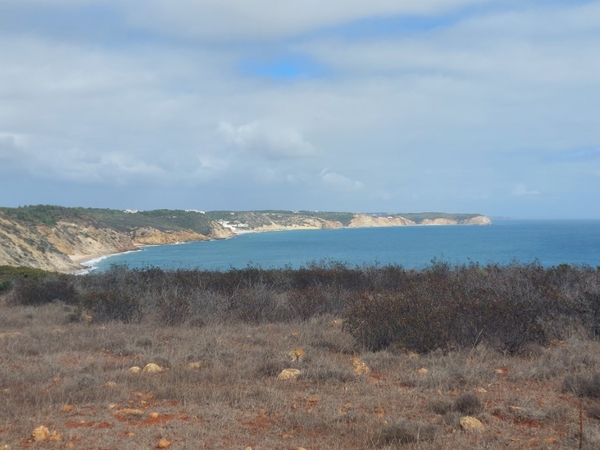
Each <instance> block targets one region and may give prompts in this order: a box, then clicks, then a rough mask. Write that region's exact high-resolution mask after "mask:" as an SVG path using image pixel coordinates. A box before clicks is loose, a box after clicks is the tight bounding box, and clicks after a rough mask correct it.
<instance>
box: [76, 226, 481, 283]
mask: <svg viewBox="0 0 600 450" xmlns="http://www.w3.org/2000/svg"><path fill="white" fill-rule="evenodd" d="M474 225H475V226H480V224H457V223H455V224H449V223H419V224H405V225H392V226H389V225H384V226H362V227H340V228H334V229H338V230H341V229H352V228H395V227H430V226H434V227H442V226H451V227H452V226H474ZM228 228H229V229H230V230H231V232H232V233H233V236H229V237H226V238H224V239H223V240H228V239H233V238H235V237H237V236H240V235H244V234H253V233H275V232H284V231H311V230H324V229H326V228H317V227H273V228H262V229H260V228H259V229H251V230H237V229H234V228H233V227H228ZM210 240H211V241H212V240H221V239H210ZM189 242H196V241H183V242H174V243H171V244H134V245H135V246H136V247H137V249H136V250H126V251H123V252H115V253H105V254H102V253H100V254H91V255H84V254H74V255H67V256H68V257H69V258H70V259H71V261H73V262H74V263H76V264H79V265H80V266H81V267H82V268H80V269H75V270H73V271H71V272H70V273H72V274H76V275H83V274H87V273H90V272H91V271H93V270H95V269H96V263H98V262H100V261H103V260H105V259H107V258H110V257H112V256H117V255H124V254H127V253H134V252H138V251H140V250H142V249H143V248H144V247H158V246H161V245H179V244H187V243H189Z"/></svg>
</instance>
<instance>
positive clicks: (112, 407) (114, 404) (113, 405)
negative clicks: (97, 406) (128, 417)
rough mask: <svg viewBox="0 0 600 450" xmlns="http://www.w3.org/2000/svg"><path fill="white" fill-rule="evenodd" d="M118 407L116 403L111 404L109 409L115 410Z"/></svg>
mask: <svg viewBox="0 0 600 450" xmlns="http://www.w3.org/2000/svg"><path fill="white" fill-rule="evenodd" d="M117 406H118V405H117V404H116V403H111V404H109V405H108V409H115V408H116V407H117Z"/></svg>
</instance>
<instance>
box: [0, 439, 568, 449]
mask: <svg viewBox="0 0 600 450" xmlns="http://www.w3.org/2000/svg"><path fill="white" fill-rule="evenodd" d="M544 442H545V443H546V444H554V443H555V442H558V439H556V438H548V439H546V440H544ZM0 450H1V449H0Z"/></svg>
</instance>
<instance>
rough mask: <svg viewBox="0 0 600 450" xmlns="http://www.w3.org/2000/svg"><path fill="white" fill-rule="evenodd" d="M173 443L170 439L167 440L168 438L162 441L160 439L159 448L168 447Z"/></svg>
mask: <svg viewBox="0 0 600 450" xmlns="http://www.w3.org/2000/svg"><path fill="white" fill-rule="evenodd" d="M170 445H171V443H170V442H169V441H167V440H166V439H161V440H160V441H158V448H167V447H169V446H170Z"/></svg>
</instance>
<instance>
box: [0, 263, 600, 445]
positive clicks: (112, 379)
mask: <svg viewBox="0 0 600 450" xmlns="http://www.w3.org/2000/svg"><path fill="white" fill-rule="evenodd" d="M599 334H600V270H598V269H594V268H590V267H573V266H567V265H562V266H558V267H554V268H543V267H541V266H539V265H537V264H530V265H520V264H511V265H508V266H496V265H487V266H480V265H475V264H472V265H465V266H451V265H449V264H446V263H440V262H433V263H432V264H431V265H430V266H429V267H427V268H425V269H422V270H418V271H414V270H405V269H403V268H402V267H396V266H387V267H362V268H353V267H348V266H345V265H344V264H339V263H331V262H329V263H315V264H310V265H308V266H306V267H304V268H301V269H297V270H292V269H273V270H263V269H261V268H258V267H248V268H246V269H243V270H230V271H228V272H202V271H196V270H176V271H163V270H160V269H156V268H148V269H144V270H134V269H127V268H126V267H120V266H114V267H113V268H112V269H111V270H109V271H107V272H105V273H98V274H90V275H85V276H70V275H58V274H49V273H43V272H39V271H36V272H33V271H27V270H20V269H18V270H14V269H8V268H3V269H0V346H1V351H0V449H21V448H23V449H67V448H74V449H149V448H171V449H248V448H251V449H255V450H256V449H395V448H403V449H404V448H406V449H456V448H469V449H471V448H472V449H479V448H481V449H577V448H582V449H589V450H591V449H597V448H600V342H599V341H598V335H599ZM149 364H154V365H156V366H153V365H150V366H148V365H149ZM132 367H139V368H140V369H141V370H140V371H138V372H134V371H132V370H131V368H132ZM145 368H146V370H144V369H145ZM152 368H154V370H149V369H152ZM286 369H295V370H291V371H289V370H288V371H287V372H284V373H288V374H291V375H290V378H289V379H282V378H283V377H282V376H281V374H282V372H283V371H284V370H286ZM470 426H473V427H475V428H470ZM41 427H44V428H41ZM34 430H37V431H36V432H35V433H34ZM3 446H4V447H3Z"/></svg>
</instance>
